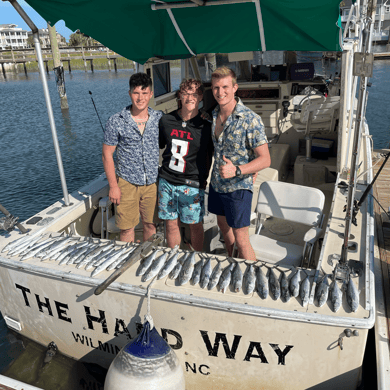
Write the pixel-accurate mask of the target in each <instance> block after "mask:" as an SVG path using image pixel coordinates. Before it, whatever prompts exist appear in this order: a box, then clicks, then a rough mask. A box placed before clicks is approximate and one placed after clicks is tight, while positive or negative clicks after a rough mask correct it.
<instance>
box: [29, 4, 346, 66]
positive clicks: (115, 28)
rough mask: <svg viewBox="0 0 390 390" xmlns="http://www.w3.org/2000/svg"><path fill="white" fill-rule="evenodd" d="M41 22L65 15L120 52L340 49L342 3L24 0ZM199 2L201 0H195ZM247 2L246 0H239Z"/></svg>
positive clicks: (132, 55) (171, 54)
mask: <svg viewBox="0 0 390 390" xmlns="http://www.w3.org/2000/svg"><path fill="white" fill-rule="evenodd" d="M26 1H27V3H28V4H30V5H31V6H32V7H33V8H34V9H35V10H36V11H37V12H38V13H39V14H40V15H41V16H42V17H43V18H44V19H45V20H46V21H49V22H50V23H51V24H52V25H54V24H55V23H56V22H57V21H58V20H61V19H62V20H64V21H65V24H66V26H67V27H68V28H70V29H71V30H73V31H75V30H77V29H79V30H80V31H82V32H83V33H84V34H87V35H89V36H91V37H93V38H94V39H96V40H97V41H99V42H101V43H102V44H104V45H105V46H107V47H109V48H110V49H111V50H114V51H115V52H117V53H118V54H121V55H122V56H123V57H126V58H128V59H131V60H133V61H136V62H139V63H145V62H146V61H147V60H148V59H149V58H151V57H164V58H171V59H172V58H187V57H189V56H192V55H194V54H200V53H232V52H243V51H256V50H260V51H265V50H299V51H340V45H339V27H338V26H337V21H338V18H339V3H340V0H314V1H313V0H253V1H250V2H242V1H243V0H237V1H238V2H236V3H234V0H223V1H221V3H222V2H223V3H228V4H218V5H207V4H217V3H218V0H208V1H205V2H204V4H206V6H195V3H192V2H191V1H189V0H188V1H187V2H181V3H180V4H184V6H187V7H188V5H191V6H192V7H188V8H173V9H157V10H152V4H156V5H157V7H158V6H161V5H163V6H166V5H167V4H169V5H172V4H174V3H175V4H177V1H176V2H175V1H173V0H169V1H165V2H163V1H160V0H153V1H152V0H115V1H106V0H26ZM192 1H198V2H200V0H192ZM244 1H245V0H244Z"/></svg>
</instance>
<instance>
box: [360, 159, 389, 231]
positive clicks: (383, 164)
mask: <svg viewBox="0 0 390 390" xmlns="http://www.w3.org/2000/svg"><path fill="white" fill-rule="evenodd" d="M384 156H385V160H384V161H383V163H382V165H381V166H380V168H379V169H378V172H377V173H376V175H375V177H374V179H373V180H372V182H371V183H370V184H369V185H368V186H367V188H366V190H365V191H364V193H363V195H362V196H361V198H360V200H359V202H356V201H355V205H354V208H353V215H352V223H353V224H354V225H355V226H356V215H357V213H358V212H359V210H360V207H361V206H362V204H363V202H364V201H365V200H366V198H367V195H368V194H369V193H370V191H371V188H372V186H373V185H374V183H375V181H376V179H377V178H378V176H379V174H380V173H381V171H382V169H383V168H384V166H385V165H386V163H387V160H388V159H389V157H390V152H388V153H387V154H386V155H384Z"/></svg>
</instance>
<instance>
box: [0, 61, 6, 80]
mask: <svg viewBox="0 0 390 390" xmlns="http://www.w3.org/2000/svg"><path fill="white" fill-rule="evenodd" d="M1 70H2V71H3V76H4V78H5V79H6V78H7V77H6V75H5V68H4V64H3V63H1Z"/></svg>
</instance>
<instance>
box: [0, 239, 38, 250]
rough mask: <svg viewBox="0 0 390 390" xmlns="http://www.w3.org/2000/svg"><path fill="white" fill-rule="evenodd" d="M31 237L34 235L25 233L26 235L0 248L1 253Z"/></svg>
mask: <svg viewBox="0 0 390 390" xmlns="http://www.w3.org/2000/svg"><path fill="white" fill-rule="evenodd" d="M33 238H34V237H32V236H29V235H27V236H23V237H20V238H18V239H16V240H14V241H11V242H9V243H8V244H7V245H6V246H5V247H4V248H3V249H2V250H1V253H3V252H6V251H10V250H11V249H13V248H16V247H17V246H18V245H20V244H23V243H24V242H28V241H30V240H32V239H33Z"/></svg>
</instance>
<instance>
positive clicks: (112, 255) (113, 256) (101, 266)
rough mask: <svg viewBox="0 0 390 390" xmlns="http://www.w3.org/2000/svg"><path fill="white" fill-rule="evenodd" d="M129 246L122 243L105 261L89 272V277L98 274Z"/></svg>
mask: <svg viewBox="0 0 390 390" xmlns="http://www.w3.org/2000/svg"><path fill="white" fill-rule="evenodd" d="M128 249H129V247H128V246H127V244H126V245H124V246H123V247H122V248H121V249H118V250H117V251H116V252H115V253H112V254H111V256H109V257H108V258H107V260H106V261H104V262H103V263H101V264H100V265H99V266H98V267H96V268H95V269H94V270H93V271H92V274H91V277H94V276H95V275H97V274H99V273H100V272H102V271H104V270H105V269H106V268H107V267H108V266H110V265H111V264H112V263H114V262H115V261H116V260H117V259H118V258H119V257H120V256H121V255H122V254H123V253H124V252H127V251H128Z"/></svg>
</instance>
